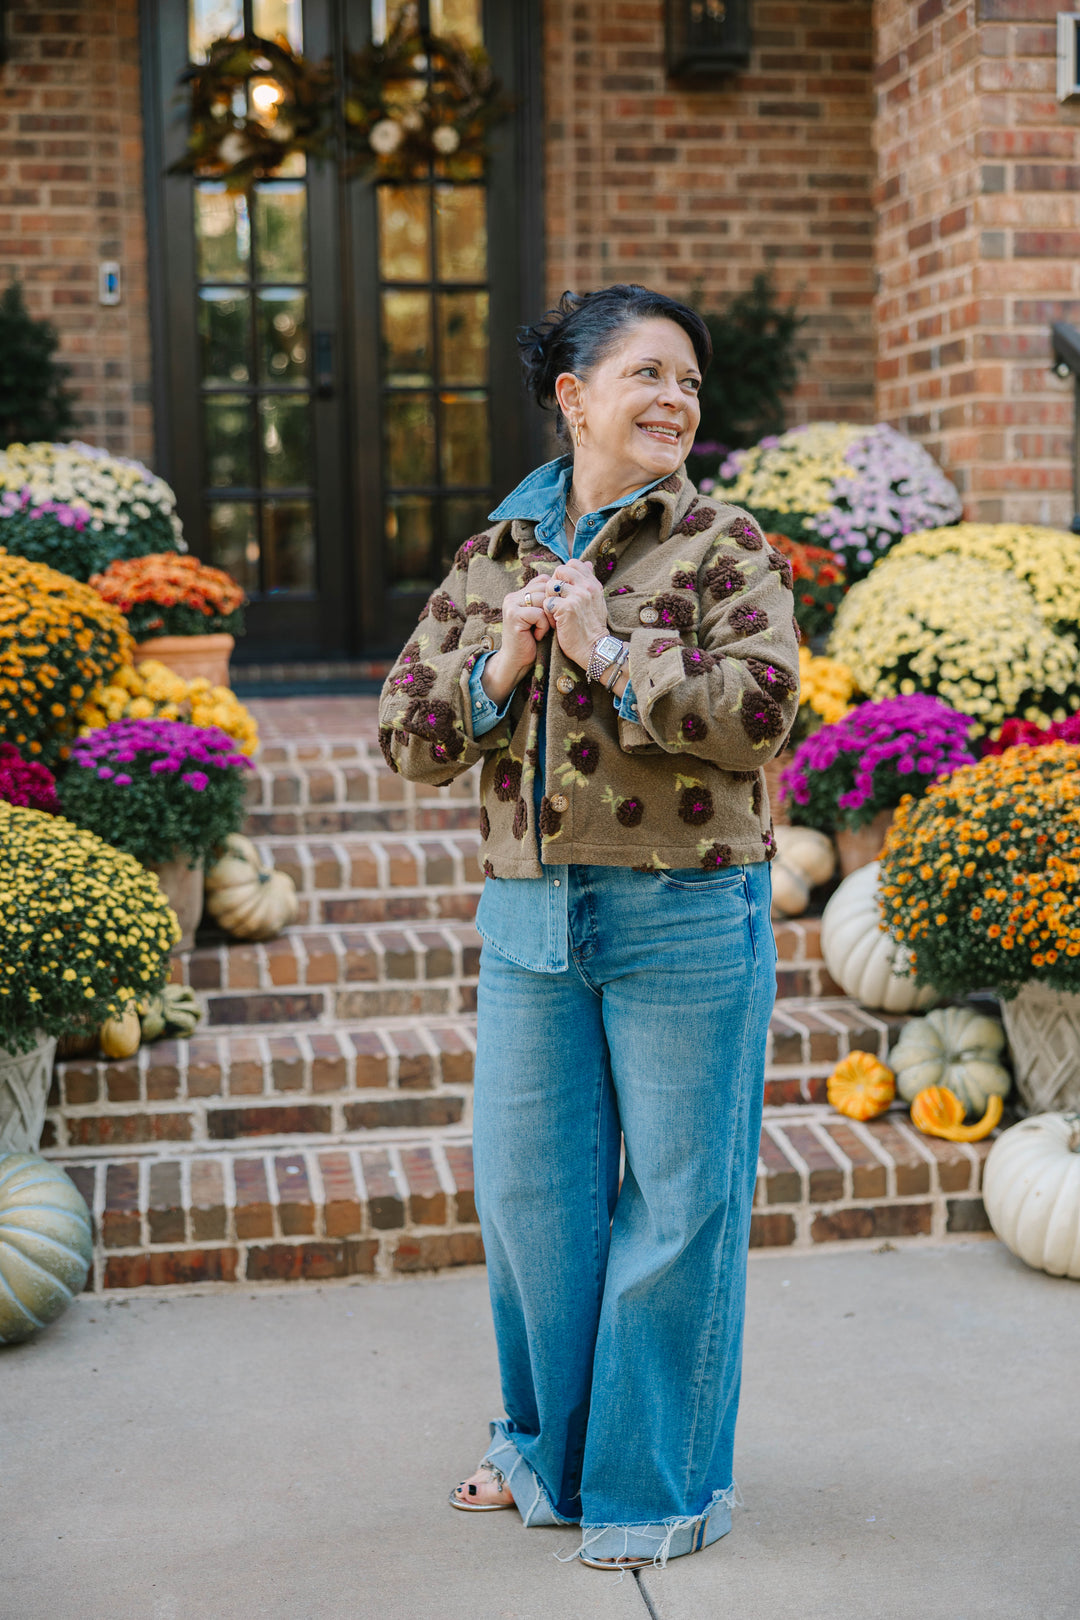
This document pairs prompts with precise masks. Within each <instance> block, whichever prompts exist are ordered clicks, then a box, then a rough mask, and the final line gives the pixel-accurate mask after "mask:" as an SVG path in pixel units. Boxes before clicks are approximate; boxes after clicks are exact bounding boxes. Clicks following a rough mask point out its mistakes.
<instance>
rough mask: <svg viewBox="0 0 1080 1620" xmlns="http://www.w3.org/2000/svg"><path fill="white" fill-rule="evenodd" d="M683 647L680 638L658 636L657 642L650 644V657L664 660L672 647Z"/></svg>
mask: <svg viewBox="0 0 1080 1620" xmlns="http://www.w3.org/2000/svg"><path fill="white" fill-rule="evenodd" d="M681 646H682V642H681V641H680V640H679V638H678V636H658V637H657V639H656V640H655V641H650V642H649V657H650V658H663V656H664V654H665V653H666V652H670V651H671V649H672V647H681Z"/></svg>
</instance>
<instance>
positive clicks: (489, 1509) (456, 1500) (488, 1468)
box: [449, 1461, 514, 1513]
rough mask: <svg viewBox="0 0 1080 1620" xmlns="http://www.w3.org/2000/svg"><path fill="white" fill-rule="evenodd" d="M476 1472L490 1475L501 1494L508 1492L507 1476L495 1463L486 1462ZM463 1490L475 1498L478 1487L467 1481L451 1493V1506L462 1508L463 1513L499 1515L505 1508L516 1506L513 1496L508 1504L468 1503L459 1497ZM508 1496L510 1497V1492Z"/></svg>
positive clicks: (462, 1482) (480, 1464)
mask: <svg viewBox="0 0 1080 1620" xmlns="http://www.w3.org/2000/svg"><path fill="white" fill-rule="evenodd" d="M476 1471H477V1473H478V1474H479V1473H480V1472H483V1473H485V1474H490V1476H491V1483H492V1484H493V1485H494V1486H495V1487H496V1488H497V1489H498V1491H499V1493H500V1494H502V1493H503V1492H505V1491H506V1475H505V1474H504V1473H503V1471H502V1469H501V1468H496V1466H495V1464H494V1463H493V1462H486V1461H485V1462H482V1463H479V1464H478V1465H477V1469H476ZM461 1490H467V1491H469V1492H470V1494H471V1495H473V1496H475V1495H476V1486H475V1484H472V1485H470V1484H467V1483H466V1481H465V1480H461V1481H460V1482H459V1483H458V1484H457V1485H455V1486H454V1489H453V1490H452V1491H451V1492H450V1498H449V1500H450V1506H451V1507H456V1508H460V1509H461V1511H462V1512H463V1513H498V1512H500V1511H501V1510H502V1509H503V1508H509V1507H513V1506H514V1498H513V1497H512V1496H510V1498H509V1500H508V1501H506V1502H466V1501H464V1500H463V1499H462V1498H461V1497H460V1496H459V1495H458V1492H459V1491H461ZM506 1494H507V1495H509V1493H508V1492H507V1493H506Z"/></svg>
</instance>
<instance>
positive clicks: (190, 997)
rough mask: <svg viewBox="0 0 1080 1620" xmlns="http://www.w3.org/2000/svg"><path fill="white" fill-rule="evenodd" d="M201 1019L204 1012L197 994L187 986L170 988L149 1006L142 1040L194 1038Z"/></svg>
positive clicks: (149, 1002)
mask: <svg viewBox="0 0 1080 1620" xmlns="http://www.w3.org/2000/svg"><path fill="white" fill-rule="evenodd" d="M201 1017H202V1009H201V1007H200V1006H199V1003H198V1000H197V999H196V996H195V992H194V990H192V989H191V988H190V987H189V986H188V985H186V984H167V985H166V986H165V988H164V990H162V991H160V992H159V993H158V994H157V995H155V996H151V997H150V1000H149V1001H148V1002H147V1004H146V1011H145V1012H144V1013H143V1014H142V1038H143V1040H144V1041H156V1040H157V1039H158V1037H159V1036H161V1035H165V1034H169V1035H184V1036H186V1035H191V1034H193V1033H194V1032H195V1029H196V1028H197V1026H198V1023H199V1020H200V1018H201Z"/></svg>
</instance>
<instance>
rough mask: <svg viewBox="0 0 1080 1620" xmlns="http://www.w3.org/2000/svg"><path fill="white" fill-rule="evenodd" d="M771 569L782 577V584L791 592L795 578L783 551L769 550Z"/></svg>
mask: <svg viewBox="0 0 1080 1620" xmlns="http://www.w3.org/2000/svg"><path fill="white" fill-rule="evenodd" d="M769 567H770V568H771V569H772V571H773V573H774V574H779V575H780V583H781V585H783V587H784V589H785V590H788V591H790V590H791V589H792V588H793V586H794V584H795V576H794V574H793V573H792V571H791V564H790V562H789V561H788V559H787V558H786V557H785V556H784V553H783V552H782V551H775V550H773V548H772V547H771V546H770V548H769Z"/></svg>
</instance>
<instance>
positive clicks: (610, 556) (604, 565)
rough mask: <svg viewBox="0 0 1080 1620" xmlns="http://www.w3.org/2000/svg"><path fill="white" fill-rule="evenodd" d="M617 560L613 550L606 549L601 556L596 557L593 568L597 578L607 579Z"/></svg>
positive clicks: (612, 571) (613, 570)
mask: <svg viewBox="0 0 1080 1620" xmlns="http://www.w3.org/2000/svg"><path fill="white" fill-rule="evenodd" d="M617 562H618V558H617V557H616V555H615V553H614V552H613V551H607V552H605V553H604V555H603V556H602V557H598V558H597V560H596V565H595V567H594V569H593V572H594V574H595V575H596V577H597V579H609V578H610V577H611V575H612V574H613V573H614V572H615V564H616V563H617Z"/></svg>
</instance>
